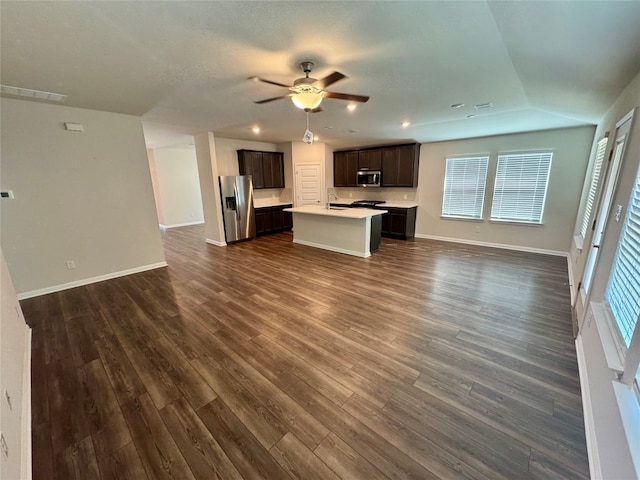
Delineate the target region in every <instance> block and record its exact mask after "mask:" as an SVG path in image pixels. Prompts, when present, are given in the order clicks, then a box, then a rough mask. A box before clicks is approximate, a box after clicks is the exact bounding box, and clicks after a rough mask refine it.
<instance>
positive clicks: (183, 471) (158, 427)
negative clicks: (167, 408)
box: [122, 393, 194, 480]
mask: <svg viewBox="0 0 640 480" xmlns="http://www.w3.org/2000/svg"><path fill="white" fill-rule="evenodd" d="M122 412H123V414H124V417H125V419H126V421H127V424H128V425H129V429H130V430H131V436H132V437H133V443H134V445H135V446H136V450H137V451H138V454H139V455H140V459H141V460H142V464H143V465H144V468H145V470H146V472H147V474H148V476H149V477H150V478H152V479H158V480H160V479H172V480H193V479H194V476H193V473H192V472H191V469H190V468H189V466H188V465H187V462H186V461H185V459H184V457H183V456H182V453H181V452H180V450H179V449H178V446H177V445H176V443H175V441H174V440H173V437H172V436H171V434H170V433H169V431H168V430H167V427H166V426H165V424H164V422H163V421H162V419H161V417H160V414H159V413H158V411H157V410H156V407H155V406H154V404H153V402H152V401H151V398H150V397H149V395H148V394H146V393H145V394H143V395H141V396H139V397H138V398H135V399H133V400H131V401H130V402H128V403H126V404H125V405H123V406H122Z"/></svg>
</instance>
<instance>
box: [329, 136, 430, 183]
mask: <svg viewBox="0 0 640 480" xmlns="http://www.w3.org/2000/svg"><path fill="white" fill-rule="evenodd" d="M419 157H420V144H419V143H411V144H408V145H389V146H383V147H377V148H364V149H360V150H344V151H341V152H335V153H334V154H333V186H334V187H355V186H357V184H356V175H357V173H358V170H380V171H381V172H382V185H381V186H382V187H416V186H417V185H418V159H419Z"/></svg>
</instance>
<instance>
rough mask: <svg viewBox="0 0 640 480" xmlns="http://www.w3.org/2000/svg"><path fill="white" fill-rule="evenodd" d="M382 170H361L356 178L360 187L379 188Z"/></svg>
mask: <svg viewBox="0 0 640 480" xmlns="http://www.w3.org/2000/svg"><path fill="white" fill-rule="evenodd" d="M380 177H382V174H381V172H380V170H360V171H359V172H358V174H357V176H356V184H357V185H358V186H359V187H379V186H380Z"/></svg>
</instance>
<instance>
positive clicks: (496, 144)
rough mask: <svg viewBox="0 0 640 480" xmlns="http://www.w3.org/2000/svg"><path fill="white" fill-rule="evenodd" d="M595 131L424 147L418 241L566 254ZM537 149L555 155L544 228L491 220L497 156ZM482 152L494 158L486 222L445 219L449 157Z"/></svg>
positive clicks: (550, 132) (552, 132) (565, 131)
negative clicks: (455, 241)
mask: <svg viewBox="0 0 640 480" xmlns="http://www.w3.org/2000/svg"><path fill="white" fill-rule="evenodd" d="M594 130H595V129H594V127H580V128H568V129H561V130H547V131H541V132H529V133H520V134H513V135H498V136H492V137H482V138H472V139H466V140H454V141H449V142H436V143H425V144H422V146H421V148H420V166H419V177H418V203H419V206H418V213H417V219H416V236H434V237H443V238H452V239H458V240H462V241H470V242H483V243H488V244H496V245H505V246H510V247H519V248H522V249H530V250H540V251H548V252H550V253H551V252H553V253H561V252H567V251H568V250H569V245H570V242H571V239H572V234H573V226H574V223H575V218H576V212H577V209H578V204H579V201H580V192H581V190H582V185H583V181H584V177H585V171H586V166H587V163H588V160H589V151H590V149H591V145H592V141H593V135H594ZM535 149H552V150H553V152H554V154H553V160H552V165H551V174H550V178H549V187H548V193H547V201H546V206H545V210H544V217H543V225H540V226H537V225H536V226H529V225H517V224H502V223H492V222H489V221H487V219H488V218H489V214H490V211H491V198H492V195H493V183H494V176H495V171H496V165H497V154H498V153H499V152H505V151H522V150H535ZM482 153H489V154H491V156H490V160H489V171H488V173H487V185H486V195H485V203H484V213H483V216H484V219H485V220H484V221H483V222H472V221H464V220H449V219H447V220H445V219H442V218H440V213H441V206H442V192H443V179H444V171H445V157H446V156H447V155H463V154H482ZM478 227H479V228H478ZM478 230H479V231H478Z"/></svg>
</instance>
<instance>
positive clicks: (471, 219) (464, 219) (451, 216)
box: [440, 215, 484, 222]
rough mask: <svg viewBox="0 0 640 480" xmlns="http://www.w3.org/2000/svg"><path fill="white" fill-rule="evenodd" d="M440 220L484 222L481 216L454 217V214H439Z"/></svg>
mask: <svg viewBox="0 0 640 480" xmlns="http://www.w3.org/2000/svg"><path fill="white" fill-rule="evenodd" d="M440 218H441V219H442V220H462V221H465V222H484V220H483V219H482V218H474V217H456V216H455V215H440Z"/></svg>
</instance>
